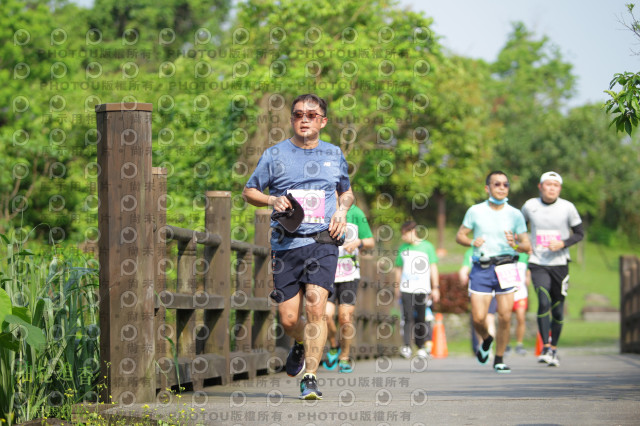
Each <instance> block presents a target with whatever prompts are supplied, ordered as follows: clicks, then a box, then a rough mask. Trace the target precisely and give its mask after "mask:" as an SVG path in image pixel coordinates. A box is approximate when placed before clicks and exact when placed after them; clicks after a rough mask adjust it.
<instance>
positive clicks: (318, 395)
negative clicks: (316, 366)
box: [300, 373, 322, 399]
mask: <svg viewBox="0 0 640 426" xmlns="http://www.w3.org/2000/svg"><path fill="white" fill-rule="evenodd" d="M300 399H322V392H320V391H319V390H318V381H317V380H316V376H315V375H313V374H309V373H307V374H305V375H304V377H303V378H302V380H301V381H300Z"/></svg>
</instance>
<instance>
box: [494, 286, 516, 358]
mask: <svg viewBox="0 0 640 426" xmlns="http://www.w3.org/2000/svg"><path fill="white" fill-rule="evenodd" d="M496 300H497V301H498V312H497V313H498V332H497V333H496V334H497V336H496V356H500V357H501V356H503V355H504V351H505V349H507V343H509V332H510V330H511V311H512V310H513V293H509V294H498V295H496Z"/></svg>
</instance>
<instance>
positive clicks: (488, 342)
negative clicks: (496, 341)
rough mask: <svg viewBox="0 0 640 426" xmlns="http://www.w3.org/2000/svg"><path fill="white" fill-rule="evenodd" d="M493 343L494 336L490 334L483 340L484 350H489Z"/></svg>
mask: <svg viewBox="0 0 640 426" xmlns="http://www.w3.org/2000/svg"><path fill="white" fill-rule="evenodd" d="M491 343H493V336H492V335H489V337H487V338H486V339H484V340H483V341H482V350H483V351H488V350H489V348H490V347H491Z"/></svg>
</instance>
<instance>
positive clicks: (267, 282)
mask: <svg viewBox="0 0 640 426" xmlns="http://www.w3.org/2000/svg"><path fill="white" fill-rule="evenodd" d="M270 218H271V210H265V209H261V210H256V213H255V222H254V223H255V235H254V243H255V244H256V245H257V246H262V247H269V248H270V247H271V242H270V240H269V236H270V234H271V232H270V231H271V219H270ZM269 262H271V257H270V256H266V257H262V256H256V257H254V263H255V267H254V271H253V273H254V282H255V286H254V290H253V291H254V296H255V297H269V294H270V293H271V289H272V288H273V276H272V275H271V273H270V269H269ZM275 318H276V305H275V303H273V304H272V305H271V310H270V311H268V312H267V311H256V312H254V313H253V347H254V348H255V349H256V350H258V351H266V352H269V353H270V354H272V355H273V354H274V352H275V346H276V340H275V335H274V330H273V328H274V321H275Z"/></svg>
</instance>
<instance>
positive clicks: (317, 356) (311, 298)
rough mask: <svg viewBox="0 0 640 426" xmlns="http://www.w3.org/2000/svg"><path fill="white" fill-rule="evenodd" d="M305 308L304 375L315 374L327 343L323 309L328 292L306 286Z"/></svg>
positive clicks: (320, 288) (316, 287) (313, 285)
mask: <svg viewBox="0 0 640 426" xmlns="http://www.w3.org/2000/svg"><path fill="white" fill-rule="evenodd" d="M306 287H307V288H306V292H305V302H306V303H305V307H306V312H307V325H306V326H305V327H304V354H305V362H306V370H305V373H311V374H314V375H315V374H316V371H318V367H319V366H320V361H321V359H322V352H323V351H324V345H325V343H326V342H327V321H326V318H327V317H326V315H325V309H326V305H327V297H328V296H329V292H328V291H327V290H326V289H325V288H322V287H320V286H318V285H315V284H307V286H306Z"/></svg>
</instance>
